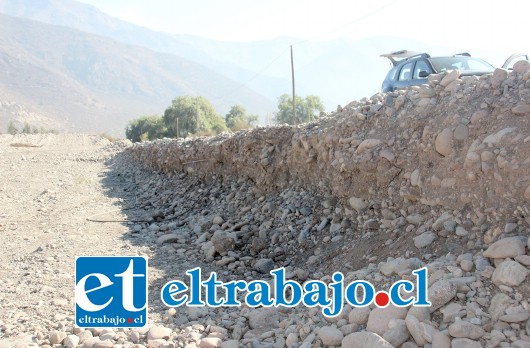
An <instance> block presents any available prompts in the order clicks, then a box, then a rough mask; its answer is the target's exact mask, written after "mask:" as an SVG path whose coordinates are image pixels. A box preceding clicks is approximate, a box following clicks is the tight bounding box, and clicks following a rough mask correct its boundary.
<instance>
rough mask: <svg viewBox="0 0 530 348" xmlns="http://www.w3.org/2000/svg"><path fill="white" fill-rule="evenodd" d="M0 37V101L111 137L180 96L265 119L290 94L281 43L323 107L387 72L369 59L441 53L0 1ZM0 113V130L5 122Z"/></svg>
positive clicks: (300, 82) (302, 86)
mask: <svg viewBox="0 0 530 348" xmlns="http://www.w3.org/2000/svg"><path fill="white" fill-rule="evenodd" d="M0 33H2V35H0V57H1V59H0V97H2V96H3V98H4V99H8V100H10V101H12V102H13V101H14V102H16V103H19V104H21V105H23V106H24V107H25V108H27V109H28V110H29V111H31V112H36V113H39V114H42V115H44V116H46V117H49V118H51V119H53V120H55V121H57V122H58V123H60V124H61V126H60V127H61V128H63V129H66V130H76V131H91V132H101V131H107V132H109V133H113V134H122V133H123V129H124V127H125V125H126V123H127V122H128V121H129V120H131V119H133V118H136V117H138V116H140V115H143V114H161V113H163V111H164V109H165V108H166V107H167V106H169V105H170V103H171V100H172V99H173V98H174V97H176V96H178V95H185V94H189V95H202V96H204V97H206V98H207V99H209V100H210V101H211V102H212V103H213V105H214V106H215V108H216V110H217V111H218V112H219V113H220V114H221V115H223V114H225V113H226V112H227V111H228V110H229V108H230V106H232V105H235V104H240V105H242V106H244V107H245V108H246V109H247V110H248V111H249V112H250V113H257V114H258V115H259V116H260V123H262V124H263V123H267V122H268V120H270V117H271V115H272V114H273V112H274V110H275V108H276V105H275V104H276V100H277V98H278V97H279V96H280V95H281V94H283V93H289V92H290V91H291V70H290V69H291V66H290V56H289V48H290V46H291V45H293V51H294V62H295V76H296V83H297V84H296V89H297V94H300V95H308V94H314V95H318V96H320V97H321V98H322V100H323V101H324V103H325V106H326V108H327V109H328V111H330V110H333V109H334V108H335V107H336V106H337V105H338V104H342V105H344V104H347V103H348V102H350V101H352V100H354V99H360V98H362V97H369V96H371V95H372V94H374V93H376V92H377V91H378V90H379V88H380V84H381V81H382V79H383V78H384V75H385V74H386V72H387V70H388V62H386V61H385V60H384V59H383V58H379V57H378V55H379V54H381V53H383V52H386V51H391V50H397V49H402V48H411V47H412V46H413V47H412V48H414V49H415V50H425V51H429V52H432V51H440V50H443V49H441V48H440V47H435V46H431V45H428V44H424V43H421V42H414V41H411V40H407V39H397V38H390V37H376V38H370V39H365V40H356V41H355V40H351V39H335V40H332V41H312V40H308V41H302V40H300V39H297V38H289V37H281V38H277V39H274V40H265V41H256V42H225V41H216V40H211V39H206V38H201V37H196V36H189V35H173V34H168V33H162V32H157V31H153V30H150V29H147V28H144V27H141V26H137V25H135V24H132V23H128V22H126V21H123V20H120V19H117V18H114V17H111V16H108V15H106V14H104V13H103V12H101V11H99V10H98V9H97V8H95V7H94V6H91V5H87V4H83V3H80V2H76V1H73V0H26V1H18V0H0ZM4 114H5V113H4ZM1 115H2V113H1V112H0V117H1V118H0V130H1V129H2V128H3V127H5V124H7V122H8V121H9V120H8V117H3V116H1ZM4 129H5V128H4Z"/></svg>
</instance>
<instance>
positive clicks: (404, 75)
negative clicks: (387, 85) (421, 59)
mask: <svg viewBox="0 0 530 348" xmlns="http://www.w3.org/2000/svg"><path fill="white" fill-rule="evenodd" d="M412 64H414V62H412V63H407V64H405V65H403V67H402V68H401V71H400V72H399V81H407V80H410V73H411V70H412Z"/></svg>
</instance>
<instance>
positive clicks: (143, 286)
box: [75, 256, 147, 328]
mask: <svg viewBox="0 0 530 348" xmlns="http://www.w3.org/2000/svg"><path fill="white" fill-rule="evenodd" d="M75 323H76V326H78V327H83V328H93V327H99V328H103V327H109V328H132V327H144V326H146V325H147V258H146V257H144V256H78V257H76V260H75Z"/></svg>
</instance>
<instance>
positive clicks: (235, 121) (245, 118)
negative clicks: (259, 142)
mask: <svg viewBox="0 0 530 348" xmlns="http://www.w3.org/2000/svg"><path fill="white" fill-rule="evenodd" d="M225 122H226V125H227V127H228V128H230V129H231V130H233V131H237V130H241V129H246V128H251V127H254V126H255V125H256V124H257V123H258V116H257V115H247V111H246V110H245V108H244V107H242V106H241V105H234V106H232V108H231V109H230V111H229V112H228V114H226V115H225Z"/></svg>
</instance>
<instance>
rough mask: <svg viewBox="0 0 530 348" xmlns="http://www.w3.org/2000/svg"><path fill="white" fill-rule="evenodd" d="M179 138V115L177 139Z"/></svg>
mask: <svg viewBox="0 0 530 348" xmlns="http://www.w3.org/2000/svg"><path fill="white" fill-rule="evenodd" d="M178 138H179V118H178V117H177V139H178Z"/></svg>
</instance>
